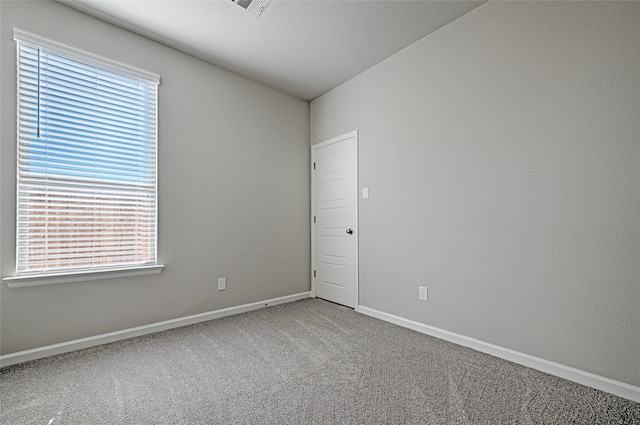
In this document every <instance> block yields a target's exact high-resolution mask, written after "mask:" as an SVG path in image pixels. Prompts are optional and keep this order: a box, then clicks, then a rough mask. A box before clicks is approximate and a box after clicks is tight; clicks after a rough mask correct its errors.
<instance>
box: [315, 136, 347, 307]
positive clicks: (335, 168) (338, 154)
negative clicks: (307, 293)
mask: <svg viewBox="0 0 640 425" xmlns="http://www.w3.org/2000/svg"><path fill="white" fill-rule="evenodd" d="M357 144H358V133H357V131H353V132H350V133H347V134H345V135H342V136H339V137H335V138H333V139H330V140H327V141H325V142H323V143H320V144H317V145H314V146H313V147H312V154H311V156H312V161H313V169H312V186H313V194H312V196H313V202H312V203H313V205H312V207H313V215H314V217H313V219H314V220H313V221H314V222H313V223H312V226H313V228H312V238H313V241H312V243H313V254H312V255H313V259H312V264H313V277H312V291H313V292H314V293H315V296H316V297H319V298H323V299H326V300H328V301H333V302H336V303H338V304H342V305H345V306H348V307H355V306H356V305H357V296H358V181H357V175H358V170H357V167H358V159H357Z"/></svg>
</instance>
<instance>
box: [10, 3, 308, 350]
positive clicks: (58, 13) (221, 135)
mask: <svg viewBox="0 0 640 425" xmlns="http://www.w3.org/2000/svg"><path fill="white" fill-rule="evenodd" d="M0 3H1V6H0V7H1V14H2V17H1V19H2V20H1V23H2V26H1V32H0V43H1V44H0V46H1V60H2V65H1V66H2V68H1V70H2V76H1V80H0V84H1V99H2V100H1V102H2V104H1V114H2V115H1V119H2V121H1V124H2V129H1V145H0V153H1V155H0V161H1V162H0V168H1V173H0V177H1V186H0V187H1V195H2V196H1V198H0V200H1V201H0V202H1V204H0V214H1V216H0V217H1V218H0V220H1V221H0V224H1V225H0V232H1V233H0V236H1V255H0V260H1V264H0V267H1V272H2V276H3V277H4V276H8V275H12V274H13V273H14V261H15V252H14V251H15V144H16V141H15V140H16V137H15V136H16V135H15V129H16V124H15V122H16V111H15V104H16V101H15V85H16V83H15V42H14V41H13V40H12V34H13V27H17V28H20V29H23V30H26V31H30V32H33V33H36V34H38V35H41V36H44V37H48V38H51V39H53V40H56V41H59V42H62V43H65V44H69V45H72V46H74V47H78V48H80V49H84V50H88V51H90V52H93V53H96V54H99V55H103V56H106V57H108V58H111V59H115V60H118V61H121V62H124V63H127V64H130V65H133V66H137V67H139V68H142V69H146V70H149V71H151V72H155V73H158V74H160V77H161V84H160V87H159V98H160V103H159V111H160V112H159V262H160V263H163V264H166V266H167V267H166V268H165V270H164V271H163V272H162V274H160V275H155V276H145V277H137V278H128V279H113V280H105V281H94V282H84V283H67V284H60V285H49V286H40V287H31V288H22V289H9V288H8V287H7V286H6V284H5V283H2V285H1V289H0V290H1V299H2V301H1V305H0V311H1V315H0V320H1V328H0V334H1V335H2V340H1V346H2V353H3V354H6V353H11V352H16V351H20V350H24V349H28V348H32V347H40V346H44V345H47V344H53V343H57V342H61V341H68V340H72V339H76V338H81V337H86V336H91V335H96V334H100V333H104V332H110V331H115V330H120V329H126V328H130V327H134V326H139V325H144V324H148V323H154V322H158V321H162V320H167V319H172V318H176V317H182V316H187V315H191V314H196V313H201V312H206V311H211V310H216V309H220V308H225V307H230V306H236V305H241V304H245V303H250V302H256V301H260V300H265V299H270V298H275V297H280V296H285V295H291V294H296V293H300V292H304V291H308V290H309V289H310V287H309V285H310V284H309V269H310V248H309V243H310V242H309V236H308V235H309V224H308V222H309V220H308V217H309V196H310V195H309V165H308V163H309V161H308V158H309V104H308V103H307V102H304V101H301V100H297V99H294V98H292V97H290V96H287V95H284V94H282V93H279V92H277V91H275V90H272V89H269V88H267V87H264V86H262V85H259V84H257V83H254V82H251V81H248V80H246V79H243V78H241V77H238V76H235V75H233V74H231V73H229V72H226V71H223V70H221V69H219V68H216V67H214V66H211V65H208V64H206V63H204V62H202V61H199V60H197V59H194V58H193V57H190V56H188V55H185V54H183V53H180V52H178V51H176V50H173V49H170V48H168V47H165V46H162V45H160V44H157V43H154V42H151V41H149V40H147V39H145V38H142V37H139V36H136V35H134V34H132V33H129V32H127V31H124V30H121V29H118V28H116V27H114V26H111V25H108V24H105V23H102V22H100V21H97V20H95V19H93V18H90V17H87V16H85V15H82V14H80V13H78V12H76V11H73V10H71V9H69V8H67V7H65V6H63V5H60V4H57V3H51V2H44V3H42V2H5V1H2V2H0ZM223 276H226V277H227V279H228V280H227V286H228V289H227V290H226V291H222V292H218V291H217V289H216V279H217V278H218V277H223Z"/></svg>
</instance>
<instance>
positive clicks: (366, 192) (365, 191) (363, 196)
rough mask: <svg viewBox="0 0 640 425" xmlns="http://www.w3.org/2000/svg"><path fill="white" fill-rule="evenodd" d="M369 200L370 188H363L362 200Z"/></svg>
mask: <svg viewBox="0 0 640 425" xmlns="http://www.w3.org/2000/svg"><path fill="white" fill-rule="evenodd" d="M367 198H369V188H368V187H363V188H362V199H367Z"/></svg>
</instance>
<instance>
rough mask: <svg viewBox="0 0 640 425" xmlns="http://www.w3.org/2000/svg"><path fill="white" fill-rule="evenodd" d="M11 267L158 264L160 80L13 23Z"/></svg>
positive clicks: (34, 270)
mask: <svg viewBox="0 0 640 425" xmlns="http://www.w3.org/2000/svg"><path fill="white" fill-rule="evenodd" d="M14 39H15V40H16V41H17V53H18V72H17V74H18V155H17V187H18V191H17V234H16V245H17V249H16V272H17V274H18V275H29V274H36V275H37V274H46V273H64V272H78V271H84V270H100V269H106V270H108V269H119V268H123V267H132V266H145V265H152V264H155V263H156V250H157V220H156V206H157V205H156V204H157V194H156V148H157V136H156V127H157V125H156V119H157V118H156V117H157V109H156V108H157V85H158V83H159V79H158V77H157V76H155V75H153V74H147V73H146V72H145V71H140V70H137V69H135V68H129V67H127V66H126V65H122V64H119V63H115V62H111V61H109V60H106V59H103V58H99V57H97V56H94V55H91V54H88V53H85V52H81V51H77V50H75V49H73V48H70V47H68V46H64V45H61V44H58V43H55V42H52V41H49V40H46V39H42V38H40V37H38V36H34V35H32V34H29V33H25V32H22V31H20V30H14Z"/></svg>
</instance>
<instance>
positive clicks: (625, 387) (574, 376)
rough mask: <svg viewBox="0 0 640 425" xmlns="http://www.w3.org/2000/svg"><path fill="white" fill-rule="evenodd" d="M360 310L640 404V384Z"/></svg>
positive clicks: (360, 307) (406, 320) (361, 307)
mask: <svg viewBox="0 0 640 425" xmlns="http://www.w3.org/2000/svg"><path fill="white" fill-rule="evenodd" d="M356 311H357V312H358V313H362V314H365V315H367V316H371V317H375V318H376V319H380V320H384V321H385V322H389V323H393V324H395V325H398V326H402V327H404V328H408V329H412V330H414V331H418V332H420V333H423V334H427V335H430V336H433V337H436V338H439V339H443V340H445V341H449V342H453V343H454V344H458V345H462V346H464V347H468V348H472V349H474V350H477V351H481V352H483V353H486V354H490V355H492V356H495V357H499V358H501V359H505V360H508V361H510V362H513V363H518V364H521V365H523V366H527V367H530V368H532V369H536V370H539V371H541V372H545V373H548V374H550V375H555V376H558V377H560V378H564V379H567V380H569V381H573V382H577V383H578V384H582V385H586V386H588V387H591V388H595V389H597V390H601V391H605V392H607V393H610V394H613V395H616V396H618V397H623V398H626V399H629V400H632V401H635V402H636V403H640V387H636V386H634V385H630V384H627V383H624V382H620V381H615V380H613V379H609V378H605V377H603V376H598V375H594V374H593V373H589V372H585V371H583V370H580V369H575V368H572V367H569V366H565V365H562V364H559V363H555V362H552V361H549V360H545V359H541V358H539V357H535V356H530V355H529V354H524V353H520V352H518V351H514V350H510V349H508V348H504V347H500V346H497V345H493V344H489V343H486V342H483V341H480V340H477V339H474V338H469V337H467V336H464V335H460V334H456V333H453V332H449V331H445V330H443V329H438V328H435V327H433V326H429V325H425V324H422V323H419V322H414V321H413V320H408V319H405V318H402V317H399V316H394V315H392V314H388V313H384V312H382V311H378V310H374V309H372V308H369V307H364V306H358V307H356Z"/></svg>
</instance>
